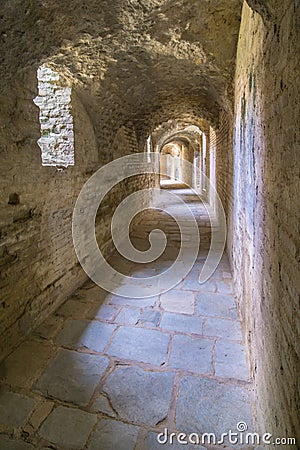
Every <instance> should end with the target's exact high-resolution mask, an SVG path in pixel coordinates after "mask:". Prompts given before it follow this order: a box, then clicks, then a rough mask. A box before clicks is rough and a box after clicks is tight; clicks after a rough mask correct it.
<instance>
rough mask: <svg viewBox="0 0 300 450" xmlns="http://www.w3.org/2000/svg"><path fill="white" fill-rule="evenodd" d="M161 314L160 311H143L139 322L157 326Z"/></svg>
mask: <svg viewBox="0 0 300 450" xmlns="http://www.w3.org/2000/svg"><path fill="white" fill-rule="evenodd" d="M160 318H161V314H160V312H159V311H154V310H148V311H144V312H143V313H142V317H141V319H140V320H139V323H140V324H142V325H145V326H147V325H148V326H151V327H157V326H158V324H159V322H160Z"/></svg>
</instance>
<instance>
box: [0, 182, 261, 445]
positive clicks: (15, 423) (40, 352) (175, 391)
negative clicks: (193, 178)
mask: <svg viewBox="0 0 300 450" xmlns="http://www.w3.org/2000/svg"><path fill="white" fill-rule="evenodd" d="M173 192H175V193H176V194H177V195H180V196H181V198H183V199H184V200H185V202H186V203H187V204H188V205H189V207H190V208H191V210H192V211H193V212H194V214H195V217H196V219H197V223H198V226H199V230H200V235H201V245H200V250H199V254H198V257H197V261H196V263H195V265H194V267H193V268H192V270H191V272H190V273H189V274H188V275H187V276H186V278H185V279H184V280H182V281H181V282H180V283H179V284H178V285H177V286H175V287H174V288H173V289H171V290H170V291H168V292H166V293H163V294H161V295H159V296H156V297H151V298H143V299H130V298H124V297H119V296H117V295H113V294H109V293H106V292H105V291H103V290H101V289H100V288H99V287H98V286H96V285H94V284H93V283H92V282H91V281H89V282H87V283H85V284H84V285H83V286H82V288H80V289H78V290H77V291H76V292H75V293H74V295H73V296H72V297H70V298H69V299H68V300H67V301H66V302H65V303H64V304H63V305H62V306H61V307H60V308H59V309H58V310H56V311H55V312H54V313H53V314H52V315H51V316H50V317H49V318H48V319H47V320H46V321H45V322H44V323H43V324H42V325H41V326H40V327H39V328H38V329H37V330H36V331H35V332H34V333H32V334H31V335H30V337H29V338H28V339H27V340H26V341H25V342H23V343H22V344H21V345H20V346H19V347H18V348H17V349H16V350H15V351H14V352H13V353H11V354H10V355H9V356H8V357H7V358H6V360H5V361H4V363H3V364H2V366H1V371H2V376H3V380H4V387H3V390H2V395H1V396H0V421H1V431H2V432H3V431H4V433H8V434H11V435H13V436H14V438H10V437H8V434H7V435H6V434H1V435H0V448H1V449H3V450H4V449H5V450H30V449H32V450H33V449H44V450H45V449H46V448H47V449H50V448H51V449H65V450H69V449H89V450H133V449H135V450H156V449H160V448H170V449H179V448H182V445H181V444H179V443H176V440H175V443H173V444H172V445H171V444H166V445H161V444H159V443H158V442H157V433H158V432H161V431H163V430H164V429H165V428H167V429H168V432H169V433H172V432H176V433H177V434H178V433H179V432H184V433H197V434H198V435H201V434H202V433H215V434H216V435H217V436H218V437H220V435H221V434H222V433H223V432H226V431H228V429H232V430H233V431H236V430H237V424H238V423H239V422H246V423H247V425H248V427H249V429H251V428H252V426H251V423H252V419H251V412H250V403H251V391H252V384H251V383H250V382H249V374H248V368H247V363H246V359H245V352H244V347H243V342H242V340H243V338H242V330H241V324H240V320H239V314H238V310H237V307H236V304H235V298H234V294H233V285H232V278H231V273H230V268H229V264H228V260H227V257H226V256H225V255H224V256H223V257H222V259H221V261H220V263H219V265H218V268H217V270H216V271H215V273H214V274H213V276H212V277H211V278H210V280H209V281H208V282H206V283H204V284H202V285H200V284H199V282H198V278H199V273H200V269H201V267H202V266H203V262H204V260H205V257H206V255H207V249H208V247H209V239H210V227H209V217H208V215H207V212H206V209H205V207H204V206H203V204H201V203H199V199H198V197H197V196H196V195H195V194H193V192H192V191H190V190H188V189H184V188H181V189H178V186H177V189H175V190H173ZM175 206H176V205H175ZM157 227H158V228H161V229H162V230H164V231H165V232H166V234H167V236H168V238H169V239H168V246H167V248H166V250H165V252H164V253H163V255H162V256H161V257H160V258H159V259H158V260H156V261H154V262H153V263H147V264H145V265H143V266H145V267H143V268H141V264H139V265H137V264H134V263H132V264H131V263H129V262H128V261H127V263H126V265H125V264H124V261H122V258H121V256H120V255H118V254H114V255H113V256H112V258H111V260H110V261H111V264H112V265H114V266H115V267H116V268H118V269H119V270H123V272H124V273H126V274H131V275H134V276H136V277H151V276H152V275H154V274H157V273H161V272H163V271H164V270H166V267H168V266H169V265H170V264H171V262H172V260H173V259H174V258H175V257H176V254H177V252H178V241H179V238H180V236H179V234H178V228H177V225H176V223H175V222H174V220H173V219H172V218H171V217H170V216H167V215H166V214H165V213H164V212H162V211H160V210H155V209H152V210H149V211H148V212H147V214H146V215H144V216H143V217H142V218H141V219H140V221H139V223H138V225H137V226H136V227H134V228H133V231H132V240H133V242H134V243H135V245H136V247H139V248H140V249H142V248H143V247H144V248H145V247H147V246H148V244H147V236H148V233H149V231H151V230H152V229H153V228H157ZM143 283H144V281H143V280H142V284H143ZM136 289H139V284H138V283H137V286H136ZM206 443H207V442H206ZM212 443H213V442H210V444H212ZM183 448H187V449H192V448H199V449H203V448H207V449H212V448H214V449H215V448H231V447H230V445H227V446H225V447H224V446H222V445H220V446H218V445H205V446H196V447H195V446H194V445H192V444H188V445H185V446H184V447H183ZM235 448H237V447H235ZM238 448H245V449H246V448H247V449H250V448H252V447H247V446H241V447H238Z"/></svg>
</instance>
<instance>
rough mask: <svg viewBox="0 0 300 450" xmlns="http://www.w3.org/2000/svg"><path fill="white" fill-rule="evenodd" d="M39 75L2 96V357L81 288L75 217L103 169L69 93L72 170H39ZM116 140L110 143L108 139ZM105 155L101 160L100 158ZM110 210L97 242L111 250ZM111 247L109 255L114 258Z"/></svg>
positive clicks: (122, 142)
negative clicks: (90, 182) (88, 183)
mask: <svg viewBox="0 0 300 450" xmlns="http://www.w3.org/2000/svg"><path fill="white" fill-rule="evenodd" d="M36 95H37V79H36V73H35V71H32V72H31V73H30V74H28V75H26V76H25V75H24V77H23V78H22V79H19V81H18V83H16V84H15V85H14V86H13V87H12V88H11V89H9V90H8V91H7V93H4V94H3V95H2V97H1V101H0V104H1V110H0V118H1V119H0V121H1V124H2V130H1V137H0V148H1V186H0V192H1V193H0V202H1V217H0V221H1V222H0V224H1V235H0V269H1V272H0V273H1V275H0V290H1V304H0V307H1V321H0V322H1V328H0V342H1V345H0V356H2V355H5V354H6V353H7V352H9V350H10V349H11V348H12V347H13V346H14V345H15V344H17V343H18V342H20V340H22V339H23V338H24V337H25V336H26V334H27V333H28V332H29V331H30V330H31V329H32V328H33V327H34V326H37V325H38V324H39V322H40V321H41V320H42V319H43V318H44V317H46V316H47V315H48V314H49V313H50V312H51V311H52V310H53V309H54V308H56V307H57V306H58V305H59V304H60V303H61V302H62V301H63V300H65V298H66V297H67V296H68V295H70V294H71V293H72V292H73V291H74V290H75V289H76V288H77V287H78V286H80V285H81V284H82V283H83V282H84V280H85V279H86V276H85V274H84V272H83V270H82V269H81V267H80V266H79V263H78V261H77V258H76V255H75V252H74V249H73V241H72V213H73V208H74V204H75V201H76V198H77V196H78V194H79V192H80V190H81V188H82V186H83V184H84V182H85V181H86V180H87V179H88V178H89V176H91V175H92V173H93V172H94V171H95V170H96V169H97V168H98V167H99V166H100V165H101V158H99V151H98V145H97V142H96V139H95V135H94V129H93V126H92V124H91V120H90V118H89V116H88V114H87V111H86V110H85V108H84V106H83V104H82V103H81V101H80V100H79V98H78V96H77V95H76V93H75V92H72V113H73V118H74V136H75V166H69V167H68V168H65V169H63V170H62V169H61V168H60V169H59V170H57V168H55V167H51V166H42V161H41V152H40V148H39V147H38V144H37V140H38V139H39V137H40V125H39V120H38V114H39V109H38V107H37V106H36V105H35V104H34V102H33V99H34V98H35V97H36ZM110 139H111V140H113V138H112V137H110ZM136 150H137V148H136V138H135V133H134V131H133V130H132V129H130V126H126V127H123V128H122V130H121V131H120V133H119V134H118V137H117V139H115V143H114V146H113V148H111V149H110V150H109V155H110V157H111V158H113V157H114V156H115V157H118V156H121V155H122V154H126V153H130V152H132V151H136ZM100 156H101V155H100ZM144 182H145V183H147V184H149V180H148V179H147V180H146V179H135V180H129V181H127V182H126V189H125V190H124V186H121V185H119V186H117V187H116V189H115V191H114V194H113V195H111V196H110V198H109V200H108V202H109V203H110V205H113V204H114V202H115V203H116V202H118V201H119V200H120V198H122V196H123V195H124V193H125V194H126V193H128V192H131V191H132V190H134V189H136V188H138V187H139V186H143V183H144ZM111 209H113V208H112V207H111V206H109V205H106V207H105V205H104V207H103V209H102V210H101V209H100V210H99V214H98V217H99V218H100V219H99V223H98V228H97V235H98V241H99V244H100V245H102V244H104V243H105V242H106V243H107V245H110V242H109V236H108V230H109V227H110V217H111V214H110V210H111ZM110 248H111V246H109V248H108V249H107V252H109V250H110Z"/></svg>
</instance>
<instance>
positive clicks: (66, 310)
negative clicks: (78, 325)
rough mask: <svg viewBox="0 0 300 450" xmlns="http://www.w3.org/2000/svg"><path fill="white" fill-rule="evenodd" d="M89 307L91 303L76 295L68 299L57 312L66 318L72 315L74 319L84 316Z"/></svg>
mask: <svg viewBox="0 0 300 450" xmlns="http://www.w3.org/2000/svg"><path fill="white" fill-rule="evenodd" d="M89 308H90V304H89V303H85V302H83V301H80V300H79V299H78V298H76V297H75V298H71V299H69V300H67V301H66V302H65V303H64V304H63V305H62V306H61V307H60V308H58V310H57V311H56V312H55V314H56V315H58V316H63V317H66V318H69V317H72V319H78V318H84V316H85V314H86V312H87V311H88V309H89Z"/></svg>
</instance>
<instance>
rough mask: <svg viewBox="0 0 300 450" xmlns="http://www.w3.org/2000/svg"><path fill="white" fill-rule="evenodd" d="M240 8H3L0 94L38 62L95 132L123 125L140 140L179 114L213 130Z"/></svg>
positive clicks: (20, 3) (136, 2)
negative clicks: (60, 80) (69, 89)
mask: <svg viewBox="0 0 300 450" xmlns="http://www.w3.org/2000/svg"><path fill="white" fill-rule="evenodd" d="M241 8H242V2H241V0H130V1H129V0H106V1H103V0H86V1H83V0H70V1H65V2H64V1H61V0H10V1H6V2H5V4H4V5H3V4H2V6H1V18H0V19H1V53H2V55H1V60H2V61H1V69H2V73H1V80H2V85H4V82H3V80H5V82H7V83H9V82H13V78H15V77H17V75H18V73H24V72H26V70H32V68H34V70H36V68H37V67H38V66H39V65H40V64H42V63H45V64H49V65H50V66H52V67H54V68H56V70H58V71H59V72H60V73H61V74H63V75H64V76H65V78H66V79H67V80H68V82H69V83H70V84H72V86H73V87H74V90H75V91H76V93H77V94H78V95H79V96H80V98H81V100H82V101H83V102H84V103H85V105H86V106H87V110H88V112H89V115H90V117H91V118H92V120H93V121H94V124H95V127H96V128H97V127H98V129H99V130H100V128H101V129H102V130H105V128H106V127H107V123H106V122H107V121H108V120H109V121H110V126H111V124H112V123H114V125H113V126H115V128H116V129H117V127H118V126H120V125H122V123H124V122H126V121H130V122H132V123H133V124H134V126H135V127H136V129H137V131H138V132H139V134H144V135H145V134H146V133H147V132H149V130H151V129H153V128H154V127H155V126H157V125H158V124H159V123H162V122H163V121H166V120H168V119H172V118H179V117H181V116H182V115H183V114H184V115H185V117H186V116H187V115H188V116H190V117H193V116H194V117H203V118H206V119H208V120H210V121H211V122H212V123H217V121H218V114H219V111H220V109H221V108H225V109H230V107H231V103H230V101H229V99H230V98H231V97H232V79H233V74H234V69H235V54H236V46H237V39H238V32H239V25H240V17H241ZM2 87H3V86H2ZM112 118H113V120H111V119H112Z"/></svg>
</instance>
